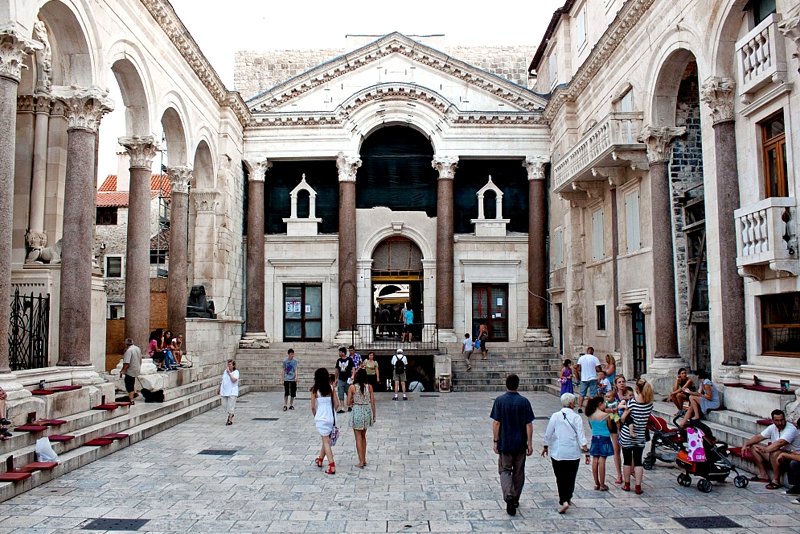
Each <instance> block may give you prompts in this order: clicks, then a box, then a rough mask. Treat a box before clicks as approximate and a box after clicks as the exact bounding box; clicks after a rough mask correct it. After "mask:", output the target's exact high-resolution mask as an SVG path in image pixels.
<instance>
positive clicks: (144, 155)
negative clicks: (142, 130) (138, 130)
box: [119, 135, 158, 169]
mask: <svg viewBox="0 0 800 534" xmlns="http://www.w3.org/2000/svg"><path fill="white" fill-rule="evenodd" d="M119 144H120V145H122V146H124V147H125V151H126V152H127V153H128V157H129V158H130V160H131V165H130V166H131V168H132V169H135V168H141V169H150V168H151V167H152V166H153V158H154V157H156V154H157V153H158V147H157V146H156V143H155V138H154V137H153V136H152V135H145V136H141V137H140V136H138V135H134V136H133V137H120V138H119Z"/></svg>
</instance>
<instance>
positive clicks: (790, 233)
mask: <svg viewBox="0 0 800 534" xmlns="http://www.w3.org/2000/svg"><path fill="white" fill-rule="evenodd" d="M796 207H797V201H796V199H795V198H793V197H772V198H766V199H764V200H760V201H758V202H756V203H754V204H750V205H749V206H745V207H743V208H740V209H738V210H736V211H735V212H734V218H735V219H736V249H737V250H736V265H737V267H738V268H739V274H741V275H742V276H747V277H751V278H756V279H759V280H760V279H763V274H764V269H765V268H769V269H772V270H774V271H776V272H779V271H783V272H785V273H789V274H793V275H795V276H797V275H798V274H800V260H798V254H797V250H796V247H797V231H798V229H799V228H800V226H799V225H798V224H797V209H796Z"/></svg>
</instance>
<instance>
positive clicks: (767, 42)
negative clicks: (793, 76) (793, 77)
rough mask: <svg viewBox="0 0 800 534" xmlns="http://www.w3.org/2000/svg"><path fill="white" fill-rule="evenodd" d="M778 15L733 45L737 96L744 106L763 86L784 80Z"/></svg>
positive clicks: (784, 71) (783, 61) (783, 53)
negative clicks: (737, 77)
mask: <svg viewBox="0 0 800 534" xmlns="http://www.w3.org/2000/svg"><path fill="white" fill-rule="evenodd" d="M780 21H781V17H780V15H778V14H776V13H773V14H772V15H770V16H768V17H767V18H765V19H764V20H762V21H761V22H760V23H759V24H758V26H756V27H755V28H753V29H752V30H751V31H750V32H749V33H748V34H747V35H745V36H744V37H742V38H741V39H740V40H739V41H737V42H736V62H737V64H738V70H739V80H738V82H739V83H738V86H739V95H740V96H741V98H742V101H743V102H744V103H749V102H750V101H751V96H750V95H751V94H752V93H754V92H756V91H757V90H758V89H760V88H761V87H763V86H764V85H766V84H768V83H770V82H773V83H781V82H782V81H784V80H785V79H786V53H785V45H784V42H783V36H782V35H781V33H780V31H779V29H778V23H779V22H780Z"/></svg>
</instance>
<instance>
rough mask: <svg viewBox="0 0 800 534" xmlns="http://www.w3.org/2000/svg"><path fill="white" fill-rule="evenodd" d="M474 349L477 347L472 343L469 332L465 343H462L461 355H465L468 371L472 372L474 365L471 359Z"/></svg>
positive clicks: (465, 335)
mask: <svg viewBox="0 0 800 534" xmlns="http://www.w3.org/2000/svg"><path fill="white" fill-rule="evenodd" d="M474 349H475V346H474V345H473V343H472V338H470V337H469V332H467V333H466V334H464V341H462V342H461V354H463V355H464V360H466V362H467V371H472V364H471V363H470V361H469V359H470V357H471V356H472V351H473V350H474Z"/></svg>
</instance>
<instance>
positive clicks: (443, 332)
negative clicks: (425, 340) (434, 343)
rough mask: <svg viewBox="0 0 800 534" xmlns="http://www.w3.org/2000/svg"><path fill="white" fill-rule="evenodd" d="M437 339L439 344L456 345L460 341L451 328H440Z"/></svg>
mask: <svg viewBox="0 0 800 534" xmlns="http://www.w3.org/2000/svg"><path fill="white" fill-rule="evenodd" d="M438 337H439V342H440V343H458V342H460V341H461V340H460V339H459V337H458V336H457V335H456V331H455V329H453V328H440V329H439V331H438Z"/></svg>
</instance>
